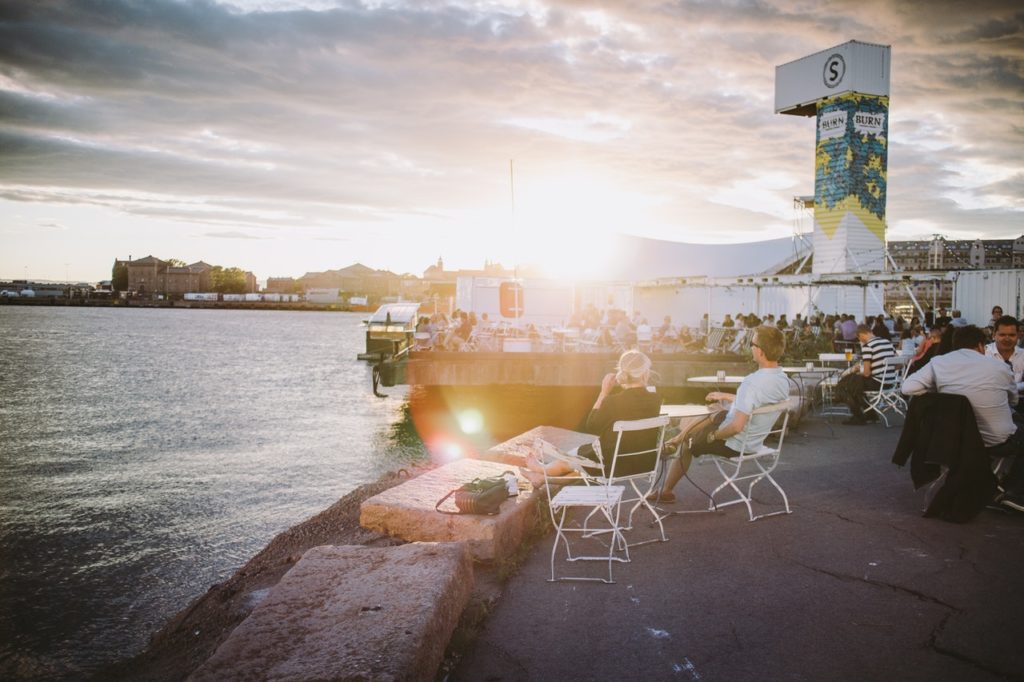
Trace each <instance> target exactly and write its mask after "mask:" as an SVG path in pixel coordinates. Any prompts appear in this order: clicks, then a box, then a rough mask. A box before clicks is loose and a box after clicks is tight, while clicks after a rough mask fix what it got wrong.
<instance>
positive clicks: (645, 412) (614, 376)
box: [526, 350, 661, 476]
mask: <svg viewBox="0 0 1024 682" xmlns="http://www.w3.org/2000/svg"><path fill="white" fill-rule="evenodd" d="M650 380H651V359H650V358H648V357H647V356H646V355H644V354H643V353H641V352H640V351H638V350H627V351H626V352H625V353H623V354H622V356H621V357H620V358H619V366H618V368H617V370H616V371H614V372H609V373H608V374H606V375H605V377H604V379H603V380H602V381H601V392H600V393H599V394H598V396H597V400H596V401H595V402H594V407H593V408H592V409H591V410H590V414H589V415H588V416H587V432H588V433H593V434H595V435H597V436H598V440H597V442H596V443H595V444H590V443H587V444H584V445H581V446H580V447H579V448H577V450H576V453H575V454H577V455H578V456H580V457H585V458H586V459H592V460H594V467H593V473H595V474H600V473H601V466H600V464H599V462H602V461H603V464H604V472H605V473H606V474H607V473H608V472H609V470H610V468H611V465H612V461H611V460H612V455H613V454H614V452H615V442H616V439H617V434H616V433H615V432H614V431H613V430H612V425H613V424H614V423H615V422H617V421H619V420H630V419H647V418H649V417H657V416H658V415H659V414H660V413H661V396H659V395H658V393H657V392H655V391H653V390H651V389H650V388H649V384H650ZM616 386H619V387H621V390H619V391H615V390H614V389H615V387H616ZM656 439H657V434H656V433H655V432H653V431H637V432H627V433H623V434H622V446H621V449H622V451H623V452H631V451H637V450H643V449H648V448H653V447H654V446H656V445H657V442H656ZM595 445H596V446H597V447H598V448H600V453H601V455H599V454H598V452H597V451H596V449H595ZM648 459H649V461H644V457H630V458H628V460H624V462H623V463H620V464H619V466H617V467H616V469H615V474H616V475H627V474H634V473H641V472H644V471H650V470H651V469H652V468H654V462H655V453H651V454H650V457H649V458H648ZM526 467H527V469H529V470H530V471H536V472H538V473H543V472H544V470H545V469H546V470H547V474H548V476H563V475H565V474H568V473H569V472H571V471H572V468H571V467H570V466H569V465H568V464H567V463H566V462H563V461H561V460H558V459H555V460H553V461H551V462H547V463H543V462H541V461H540V460H539V459H538V458H537V453H533V454H531V455H530V456H529V457H527V460H526ZM587 468H588V469H589V467H587Z"/></svg>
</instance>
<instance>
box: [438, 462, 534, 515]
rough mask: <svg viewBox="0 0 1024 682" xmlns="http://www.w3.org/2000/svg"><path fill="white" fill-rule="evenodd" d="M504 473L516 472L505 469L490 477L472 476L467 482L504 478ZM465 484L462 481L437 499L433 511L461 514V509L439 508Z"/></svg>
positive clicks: (514, 474)
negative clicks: (499, 473) (498, 474)
mask: <svg viewBox="0 0 1024 682" xmlns="http://www.w3.org/2000/svg"><path fill="white" fill-rule="evenodd" d="M505 474H512V475H513V476H516V472H514V471H512V470H511V469H506V470H505V471H503V472H501V475H500V476H492V477H490V479H487V478H474V479H473V480H472V481H470V482H469V484H470V485H471V484H473V483H477V482H479V481H486V480H491V479H499V478H501V479H504V476H505ZM518 478H519V477H518V476H516V479H517V480H518ZM466 485H467V484H465V483H463V484H462V485H460V486H459V487H458V488H455V489H454V490H450V491H449V492H448V494H447V495H445V496H444V497H442V498H441V499H440V500H438V501H437V504H435V505H434V511H436V512H440V513H442V514H451V515H452V516H458V515H460V514H462V513H463V512H462V511H461V510H460V511H448V510H447V509H441V505H442V504H444V502H445V500H447V499H448V498H449V497H451V496H452V495H454V494H455V493H457V492H459V491H460V490H463V489H464V488H465V486H466Z"/></svg>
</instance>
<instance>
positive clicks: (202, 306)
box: [0, 297, 373, 315]
mask: <svg viewBox="0 0 1024 682" xmlns="http://www.w3.org/2000/svg"><path fill="white" fill-rule="evenodd" d="M0 305H10V306H41V307H44V308H46V307H54V308H134V309H142V308H145V309H151V308H161V309H174V310H295V311H316V312H332V313H365V314H367V315H369V314H370V313H371V312H373V311H366V310H357V309H354V308H352V307H350V306H347V305H340V304H337V303H309V302H307V301H301V302H296V303H286V302H283V301H282V302H274V301H145V300H142V299H131V300H117V301H115V300H111V299H99V298H52V297H48V298H0Z"/></svg>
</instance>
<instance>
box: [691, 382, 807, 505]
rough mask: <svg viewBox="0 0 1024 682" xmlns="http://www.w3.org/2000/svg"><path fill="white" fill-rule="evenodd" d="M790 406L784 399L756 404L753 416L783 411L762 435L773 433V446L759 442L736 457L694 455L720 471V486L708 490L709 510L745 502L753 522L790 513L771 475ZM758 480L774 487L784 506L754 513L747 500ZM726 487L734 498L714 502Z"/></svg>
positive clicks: (699, 461) (777, 456) (777, 458)
mask: <svg viewBox="0 0 1024 682" xmlns="http://www.w3.org/2000/svg"><path fill="white" fill-rule="evenodd" d="M790 407H791V404H790V401H788V400H784V401H782V402H780V403H774V404H772V405H765V406H764V407H759V408H757V409H756V410H754V413H753V414H754V415H758V414H775V415H778V413H780V412H781V413H783V416H782V423H781V426H780V425H779V420H778V418H777V417H776V420H775V423H774V425H773V426H772V428H771V430H770V431H769V432H768V435H767V436H766V438H771V437H773V436H775V437H777V438H778V443H777V444H776V445H775V446H769V445H767V444H765V443H762V444H761V446H760V447H759V448H757V449H756V450H753V451H751V452H747V451H746V450H745V449H744V450H742V451H740V454H739V455H737V456H736V457H722V456H720V455H699V456H697V457H696V458H695V459H696V461H697V462H698V463H700V464H703V463H705V462H707V461H710V462H712V463H714V465H715V467H717V468H718V472H719V473H720V474H722V478H723V479H724V480H723V482H722V484H721V485H720V486H718V487H717V488H715V489H714V490H713V491H711V495H710V498H711V499H710V501H709V503H708V509H709V510H717V509H720V508H722V507H728V506H729V505H733V504H745V505H746V506H747V515H748V516H749V517H750V520H751V521H756V520H757V519H760V518H763V517H765V516H775V515H776V514H789V513H791V511H790V509H789V498H788V497H786V492H785V491H784V490H783V489H782V486H780V485H779V484H778V482H777V481H776V480H775V479H774V478H773V477H772V472H773V471H775V467H776V466H778V464H779V457H780V456H781V455H782V443H783V440H784V439H785V436H786V427H787V426H788V425H789V409H790ZM751 417H753V415H751ZM762 480H767V481H768V482H769V483H771V484H772V485H773V486H774V487H775V489H776V490H778V491H779V494H780V495H782V504H783V506H784V507H785V508H784V509H782V510H779V511H774V512H768V513H765V514H758V515H756V516H755V515H754V509H753V507H752V506H751V501H752V496H753V493H754V486H755V485H757V484H758V483H760V482H761V481H762ZM747 481H749V482H750V483H749V484H747V485H744V486H743V487H741V486H740V485H738V484H740V483H744V484H746V482H747ZM744 488H745V490H744ZM726 489H731V490H732V491H733V492H734V493H735V494H736V497H735V498H734V499H730V500H726V501H725V502H716V501H715V498H716V496H717V495H718V494H719V493H720V492H722V491H724V490H726Z"/></svg>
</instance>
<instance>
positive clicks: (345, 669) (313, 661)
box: [188, 543, 473, 682]
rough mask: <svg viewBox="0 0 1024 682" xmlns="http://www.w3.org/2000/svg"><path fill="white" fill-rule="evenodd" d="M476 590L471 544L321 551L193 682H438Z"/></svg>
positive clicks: (280, 586) (222, 647)
mask: <svg viewBox="0 0 1024 682" xmlns="http://www.w3.org/2000/svg"><path fill="white" fill-rule="evenodd" d="M472 587H473V565H472V561H471V559H470V556H469V553H468V551H467V549H466V547H465V546H464V545H460V544H456V543H448V544H436V543H415V544H407V545H401V546H398V547H385V548H371V547H362V546H351V545H347V546H343V547H332V546H323V547H314V548H313V549H310V550H309V551H307V552H306V553H305V554H304V555H303V557H302V559H301V560H300V561H299V562H298V563H297V564H296V565H295V566H294V567H292V569H291V570H290V571H289V572H288V573H287V574H286V575H285V576H284V577H283V578H282V579H281V581H280V582H279V583H278V584H277V585H276V586H275V587H274V588H273V590H272V591H271V593H270V594H269V595H268V596H267V597H266V598H265V599H264V600H263V601H262V602H261V603H260V604H259V605H258V606H257V607H256V608H255V609H254V610H253V612H252V613H251V614H250V615H249V617H248V618H246V619H245V620H244V621H242V623H241V624H240V625H239V626H238V627H237V628H235V630H234V631H233V632H232V633H231V635H229V636H228V638H227V639H226V640H225V641H224V642H223V644H221V645H220V647H219V648H218V649H217V651H216V652H215V653H214V655H213V656H212V657H211V658H210V659H209V660H208V661H206V663H204V664H203V665H202V666H200V667H199V668H198V669H197V670H196V671H195V672H194V673H193V674H192V675H191V676H190V677H189V678H188V679H189V680H193V681H194V682H214V681H217V682H224V681H227V682H230V681H232V680H433V679H434V677H435V675H436V674H437V670H438V668H439V667H440V665H441V661H442V659H443V658H444V652H445V648H446V647H447V645H448V641H449V639H450V638H451V634H452V631H453V630H454V629H455V626H456V624H457V623H458V620H459V617H460V615H461V614H462V611H463V609H464V608H465V606H466V604H467V602H468V601H469V597H470V592H471V591H472Z"/></svg>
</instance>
